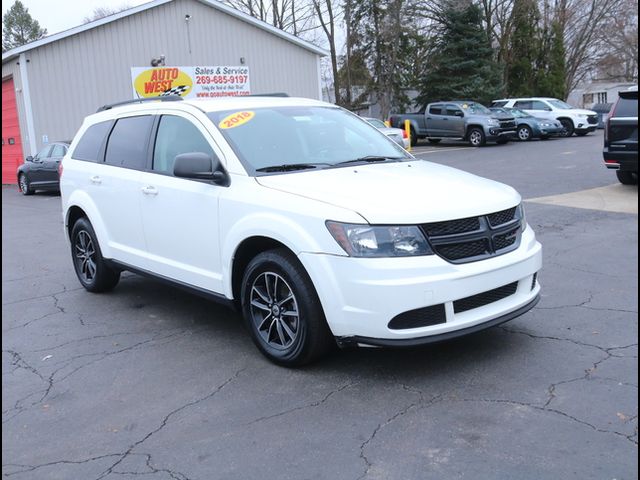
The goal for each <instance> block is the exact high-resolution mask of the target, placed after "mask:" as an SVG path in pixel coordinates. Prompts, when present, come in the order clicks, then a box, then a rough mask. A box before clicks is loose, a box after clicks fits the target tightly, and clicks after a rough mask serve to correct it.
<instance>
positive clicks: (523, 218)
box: [518, 203, 527, 232]
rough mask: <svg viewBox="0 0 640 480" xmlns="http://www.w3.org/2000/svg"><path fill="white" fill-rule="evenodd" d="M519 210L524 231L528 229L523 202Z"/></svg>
mask: <svg viewBox="0 0 640 480" xmlns="http://www.w3.org/2000/svg"><path fill="white" fill-rule="evenodd" d="M518 212H519V214H520V227H521V228H522V231H523V232H524V231H525V230H526V229H527V216H526V215H525V213H524V205H523V204H522V203H521V204H520V205H518Z"/></svg>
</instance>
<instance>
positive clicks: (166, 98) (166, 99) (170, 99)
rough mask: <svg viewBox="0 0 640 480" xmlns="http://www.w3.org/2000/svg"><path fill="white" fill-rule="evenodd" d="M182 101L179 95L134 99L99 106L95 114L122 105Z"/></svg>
mask: <svg viewBox="0 0 640 480" xmlns="http://www.w3.org/2000/svg"><path fill="white" fill-rule="evenodd" d="M179 101H182V97H181V96H179V95H166V96H159V97H149V98H134V99H133V100H126V101H124V102H118V103H109V104H107V105H103V106H101V107H100V108H99V109H98V110H96V113H98V112H104V111H105V110H111V109H112V108H113V107H120V106H122V105H129V104H131V103H143V102H179Z"/></svg>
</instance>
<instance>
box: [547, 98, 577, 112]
mask: <svg viewBox="0 0 640 480" xmlns="http://www.w3.org/2000/svg"><path fill="white" fill-rule="evenodd" d="M549 103H550V104H551V105H553V106H554V107H556V108H560V109H562V110H572V109H573V108H574V107H572V106H571V105H569V104H568V103H565V102H563V101H562V100H549Z"/></svg>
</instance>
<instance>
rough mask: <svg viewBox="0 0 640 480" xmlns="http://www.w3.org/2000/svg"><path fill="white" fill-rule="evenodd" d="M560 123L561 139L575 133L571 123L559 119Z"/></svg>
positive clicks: (565, 119)
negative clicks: (561, 129)
mask: <svg viewBox="0 0 640 480" xmlns="http://www.w3.org/2000/svg"><path fill="white" fill-rule="evenodd" d="M560 123H561V124H562V128H563V131H562V136H563V137H570V136H571V135H573V132H574V131H575V127H574V126H573V122H572V121H571V120H570V119H568V118H561V119H560Z"/></svg>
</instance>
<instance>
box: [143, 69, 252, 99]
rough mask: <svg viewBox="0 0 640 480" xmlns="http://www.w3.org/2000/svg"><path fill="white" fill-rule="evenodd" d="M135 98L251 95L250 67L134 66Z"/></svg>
mask: <svg viewBox="0 0 640 480" xmlns="http://www.w3.org/2000/svg"><path fill="white" fill-rule="evenodd" d="M131 84H132V87H133V96H134V98H149V97H159V96H166V95H180V96H181V97H185V98H213V97H234V96H242V95H249V94H250V93H251V87H250V84H249V67H243V66H240V67H154V68H146V67H132V68H131Z"/></svg>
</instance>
